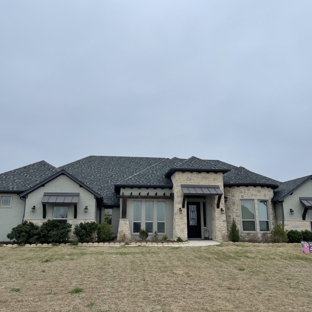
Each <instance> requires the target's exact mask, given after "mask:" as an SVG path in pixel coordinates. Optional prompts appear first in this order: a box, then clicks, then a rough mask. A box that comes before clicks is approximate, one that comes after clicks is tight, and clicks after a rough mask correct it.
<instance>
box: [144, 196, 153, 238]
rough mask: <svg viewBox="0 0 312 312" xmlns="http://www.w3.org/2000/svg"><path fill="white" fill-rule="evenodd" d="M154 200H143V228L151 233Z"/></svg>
mask: <svg viewBox="0 0 312 312" xmlns="http://www.w3.org/2000/svg"><path fill="white" fill-rule="evenodd" d="M153 219H154V202H150V201H147V202H145V230H146V231H147V232H148V233H153Z"/></svg>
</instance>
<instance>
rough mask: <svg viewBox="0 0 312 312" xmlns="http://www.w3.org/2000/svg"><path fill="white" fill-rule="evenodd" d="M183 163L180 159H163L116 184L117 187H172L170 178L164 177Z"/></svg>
mask: <svg viewBox="0 0 312 312" xmlns="http://www.w3.org/2000/svg"><path fill="white" fill-rule="evenodd" d="M182 161H184V159H180V158H172V159H169V158H165V159H163V160H162V161H160V162H159V163H157V164H155V165H153V166H150V167H148V168H146V169H144V170H142V171H140V172H138V173H136V174H134V175H132V176H131V177H128V178H126V179H124V180H122V181H119V182H118V183H116V184H117V185H119V186H130V185H141V186H149V185H153V186H168V187H172V182H171V179H170V178H167V177H165V174H166V172H167V171H168V170H169V169H170V168H172V167H175V166H176V165H178V164H179V163H181V162H182Z"/></svg>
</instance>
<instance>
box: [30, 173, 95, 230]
mask: <svg viewBox="0 0 312 312" xmlns="http://www.w3.org/2000/svg"><path fill="white" fill-rule="evenodd" d="M47 192H68V193H79V194H80V197H79V201H78V204H77V219H74V205H73V204H47V206H46V208H47V210H46V211H47V214H46V219H43V217H42V213H43V208H42V203H41V200H42V197H43V194H44V193H47ZM57 205H59V206H67V207H68V218H67V222H68V223H71V224H73V225H77V224H79V223H80V222H91V221H96V210H97V209H96V200H95V198H94V195H93V194H91V193H90V192H89V191H87V190H85V189H84V188H82V187H80V186H79V185H78V184H77V183H76V182H74V181H72V180H71V179H69V178H68V177H67V176H65V175H61V176H59V177H57V178H55V179H54V180H52V181H50V182H49V183H47V184H45V186H43V187H40V188H38V189H36V190H35V191H33V192H32V193H30V194H28V197H27V199H26V207H25V220H27V221H31V222H34V223H36V224H38V225H40V224H42V223H43V222H45V221H46V220H48V219H52V217H53V207H54V206H57ZM33 206H35V207H36V209H35V211H34V212H32V209H31V208H32V207H33ZM85 206H88V212H84V208H85Z"/></svg>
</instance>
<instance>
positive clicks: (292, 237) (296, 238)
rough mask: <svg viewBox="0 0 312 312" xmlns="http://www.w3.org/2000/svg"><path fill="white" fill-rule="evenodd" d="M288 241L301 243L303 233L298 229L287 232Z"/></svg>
mask: <svg viewBox="0 0 312 312" xmlns="http://www.w3.org/2000/svg"><path fill="white" fill-rule="evenodd" d="M287 238H288V243H300V242H301V241H302V233H301V232H300V231H297V230H290V231H288V232H287Z"/></svg>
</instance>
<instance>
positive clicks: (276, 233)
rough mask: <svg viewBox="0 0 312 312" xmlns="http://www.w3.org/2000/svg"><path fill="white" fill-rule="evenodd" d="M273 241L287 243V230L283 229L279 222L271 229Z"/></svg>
mask: <svg viewBox="0 0 312 312" xmlns="http://www.w3.org/2000/svg"><path fill="white" fill-rule="evenodd" d="M271 240H272V243H287V242H288V237H287V232H286V231H285V230H284V229H283V226H282V224H281V223H277V224H276V225H275V226H274V228H273V229H272V231H271Z"/></svg>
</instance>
